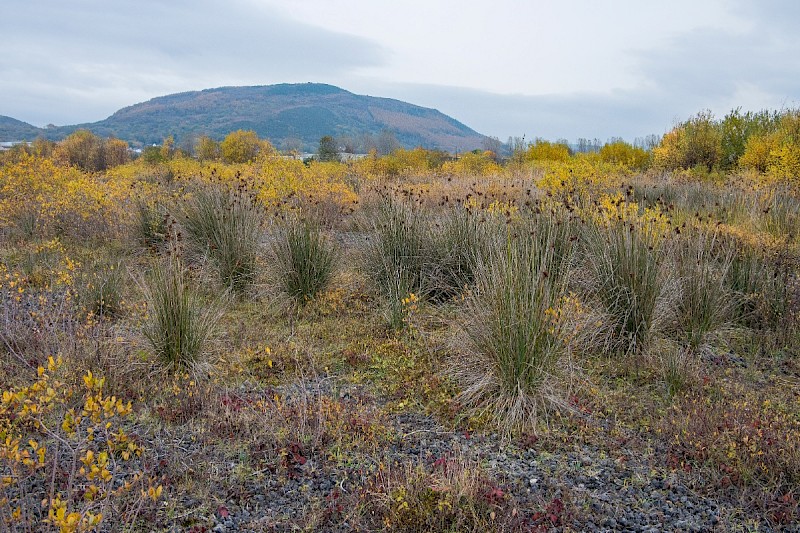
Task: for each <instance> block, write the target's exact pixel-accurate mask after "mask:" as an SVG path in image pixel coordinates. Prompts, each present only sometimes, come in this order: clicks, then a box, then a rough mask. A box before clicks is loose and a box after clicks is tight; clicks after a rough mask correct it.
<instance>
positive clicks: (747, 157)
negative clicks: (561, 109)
mask: <svg viewBox="0 0 800 533" xmlns="http://www.w3.org/2000/svg"><path fill="white" fill-rule="evenodd" d="M120 143H121V141H116V140H101V139H97V138H94V137H92V136H91V135H90V134H87V133H85V132H79V133H76V134H74V135H73V136H71V137H70V138H68V139H67V140H65V141H63V142H62V143H60V144H58V145H52V144H48V143H46V142H37V143H35V144H34V145H33V146H31V147H27V148H17V149H15V150H13V151H10V152H8V153H5V154H2V158H3V159H2V163H1V164H0V299H1V300H2V315H0V320H2V323H1V324H0V341H1V342H0V354H2V358H1V359H0V362H1V364H2V373H0V387H2V391H3V392H2V400H0V524H2V525H1V526H0V529H2V530H20V531H40V530H48V529H51V530H60V531H63V532H72V531H90V530H102V531H106V530H108V531H116V530H129V529H131V530H140V529H141V530H175V529H177V530H188V531H194V532H200V531H211V530H213V531H223V530H234V529H237V528H238V529H242V530H253V531H263V530H267V531H269V530H276V531H288V530H309V531H350V530H356V531H382V530H397V531H548V530H551V529H557V530H592V529H600V530H613V529H625V528H626V527H630V528H631V530H645V529H647V528H653V529H656V530H698V531H700V530H711V529H715V528H716V529H719V530H723V531H726V530H764V531H766V530H775V529H779V528H783V527H795V528H796V527H797V524H798V520H800V511H798V499H800V489H798V487H800V445H799V443H800V359H799V356H798V350H800V328H799V327H798V318H799V317H800V283H799V282H798V273H799V272H800V270H799V269H800V264H798V251H799V250H800V248H799V246H800V242H799V241H798V227H800V226H799V224H798V223H800V115H798V113H797V112H796V111H786V112H781V113H770V112H763V113H757V114H752V113H747V114H742V113H740V112H733V113H731V114H730V115H728V116H726V117H725V118H723V119H721V120H716V119H714V118H713V117H712V116H710V114H708V113H701V114H699V115H697V116H695V117H693V118H691V119H689V120H688V121H687V122H685V123H683V124H679V125H678V126H676V127H675V129H674V130H673V131H671V132H669V133H668V134H666V135H665V136H664V137H663V139H662V140H661V142H660V143H659V144H658V145H657V146H655V147H653V148H652V150H645V149H643V148H637V147H634V146H631V145H628V144H626V143H624V142H621V141H618V142H614V143H610V144H607V145H606V146H604V147H603V148H602V149H601V150H600V151H599V152H596V153H586V154H572V153H571V151H570V150H569V148H568V147H567V146H565V145H561V144H557V143H556V144H554V143H549V142H546V141H537V142H534V143H532V144H530V145H527V146H524V147H521V149H519V150H517V151H515V153H513V154H512V155H511V157H510V158H509V159H507V160H500V159H499V158H498V157H497V154H494V153H491V152H483V153H481V152H476V153H467V154H462V155H461V156H460V157H458V158H455V157H446V154H442V153H438V152H431V151H426V150H423V149H415V150H397V151H395V152H394V153H392V154H390V155H388V156H383V157H377V156H376V155H374V154H373V155H371V156H370V157H367V158H365V159H363V160H359V161H354V162H350V163H347V164H344V163H337V162H313V161H312V162H309V163H307V164H304V163H303V162H300V161H295V160H292V159H285V158H282V157H280V156H279V155H278V153H277V152H276V151H274V150H273V149H272V148H271V147H270V146H269V144H268V143H266V142H264V141H260V140H258V139H257V138H254V136H253V135H249V134H247V133H246V132H237V133H236V134H234V135H232V136H231V137H230V138H229V139H226V141H224V142H223V143H221V145H217V144H216V143H214V141H212V140H211V139H208V138H202V139H201V140H200V146H199V147H198V153H197V157H196V158H194V157H190V156H189V155H186V154H182V153H181V152H180V151H179V150H176V149H175V148H174V143H171V142H165V144H164V146H162V147H161V148H159V149H153V150H149V151H148V152H146V153H145V154H144V155H143V156H142V157H140V158H138V159H136V160H135V161H128V156H127V153H126V152H124V151H120V150H119V146H120ZM123 144H124V143H123Z"/></svg>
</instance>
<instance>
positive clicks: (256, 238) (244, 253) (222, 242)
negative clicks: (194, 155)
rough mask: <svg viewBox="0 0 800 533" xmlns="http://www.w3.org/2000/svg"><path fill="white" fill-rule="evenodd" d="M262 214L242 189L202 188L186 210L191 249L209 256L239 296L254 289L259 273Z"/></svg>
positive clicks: (185, 222)
mask: <svg viewBox="0 0 800 533" xmlns="http://www.w3.org/2000/svg"><path fill="white" fill-rule="evenodd" d="M262 215H263V213H262V211H261V209H260V208H259V207H258V204H257V203H256V200H255V199H254V198H253V197H252V196H251V195H250V193H249V191H247V190H246V189H245V188H244V187H242V186H239V187H237V188H232V187H223V186H211V187H207V188H203V189H200V190H198V191H197V192H196V193H195V194H194V196H193V197H192V198H191V199H190V200H189V202H188V204H187V205H186V207H185V209H184V220H183V226H184V228H185V229H186V234H187V238H188V243H189V245H190V247H191V249H192V250H193V251H194V252H195V254H198V255H201V256H207V257H208V259H210V261H211V263H212V264H213V266H214V268H215V269H216V271H217V273H218V274H219V278H220V280H221V281H222V284H223V285H225V286H226V287H228V288H230V289H231V290H232V291H233V292H234V293H236V294H239V295H242V294H244V293H245V292H246V291H247V290H248V289H250V288H251V287H252V285H253V283H255V280H256V275H257V274H258V255H259V246H260V244H259V243H260V238H261V222H262Z"/></svg>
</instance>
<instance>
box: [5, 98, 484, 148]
mask: <svg viewBox="0 0 800 533" xmlns="http://www.w3.org/2000/svg"><path fill="white" fill-rule="evenodd" d="M31 128H33V129H31ZM81 128H85V129H88V130H91V131H93V132H94V133H96V134H97V135H102V136H110V135H113V136H115V137H118V138H120V139H124V140H126V141H129V142H131V143H133V144H152V143H160V142H161V141H162V140H163V139H164V138H165V137H167V136H169V135H174V136H175V140H176V142H177V143H178V144H180V143H181V142H182V141H183V140H185V139H187V138H189V137H191V136H193V135H209V136H211V137H213V138H215V139H222V138H223V137H224V136H225V135H227V134H228V133H230V132H231V131H235V130H238V129H244V130H254V131H255V132H256V133H258V135H259V136H260V137H262V138H266V139H269V140H270V142H272V143H273V144H274V145H275V146H277V147H281V146H283V145H284V144H285V142H286V141H287V140H289V139H293V140H295V142H296V139H299V140H300V141H302V143H303V144H304V146H305V147H306V148H314V147H316V146H317V144H318V142H319V139H320V137H322V136H324V135H332V136H341V135H349V136H352V137H356V138H358V137H360V136H363V135H364V134H369V135H373V136H377V135H380V134H381V133H382V132H385V131H390V132H392V133H393V134H394V135H395V137H396V138H397V140H398V141H399V142H400V143H401V144H402V145H403V146H405V147H407V148H412V147H415V146H424V147H426V148H438V149H442V150H447V151H451V152H453V151H465V150H472V149H475V148H480V147H481V146H482V143H483V140H484V138H485V137H484V136H483V135H481V134H479V133H477V132H475V131H474V130H472V129H470V128H468V127H467V126H465V125H464V124H462V123H460V122H458V121H457V120H455V119H453V118H451V117H449V116H447V115H445V114H443V113H440V112H439V111H437V110H435V109H430V108H425V107H420V106H416V105H413V104H409V103H406V102H402V101H400V100H393V99H390V98H377V97H373V96H363V95H358V94H353V93H351V92H349V91H345V90H344V89H340V88H338V87H334V86H332V85H325V84H319V83H299V84H280V85H264V86H254V87H220V88H217V89H206V90H203V91H192V92H185V93H178V94H171V95H167V96H160V97H158V98H153V99H152V100H148V101H147V102H143V103H140V104H136V105H133V106H130V107H126V108H123V109H120V110H119V111H117V112H116V113H114V114H113V115H111V116H110V117H108V118H107V119H105V120H101V121H99V122H93V123H89V124H78V125H74V126H62V127H56V128H53V127H49V128H47V129H46V130H45V129H39V128H35V127H34V126H31V125H30V124H26V123H24V122H20V121H16V120H14V119H11V118H8V117H0V141H2V140H9V141H18V140H30V139H32V138H35V137H36V136H43V137H46V138H49V139H60V138H63V137H65V136H66V135H68V134H69V133H71V132H73V131H75V130H77V129H81Z"/></svg>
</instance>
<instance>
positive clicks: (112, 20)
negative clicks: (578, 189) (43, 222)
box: [0, 0, 800, 141]
mask: <svg viewBox="0 0 800 533" xmlns="http://www.w3.org/2000/svg"><path fill="white" fill-rule="evenodd" d="M798 27H800V1H798V0H749V1H748V0H670V1H669V2H663V1H655V0H635V1H634V0H559V1H553V0H527V1H526V0H493V1H492V2H488V1H486V0H481V1H476V0H458V1H456V0H395V1H392V2H390V1H387V0H292V1H291V2H287V1H286V0H283V1H279V0H226V1H225V2H221V1H212V0H169V1H156V0H136V1H133V0H116V1H114V2H108V1H107V0H71V1H70V2H65V1H63V0H3V2H2V6H0V115H7V116H11V117H14V118H16V119H19V120H23V121H25V122H29V123H31V124H34V125H36V126H44V125H46V124H51V123H52V124H56V125H66V124H76V123H85V122H94V121H97V120H102V119H104V118H106V117H108V116H109V115H111V114H112V113H113V112H115V111H116V110H118V109H120V108H122V107H125V106H128V105H133V104H135V103H138V102H142V101H145V100H148V99H150V98H154V97H156V96H161V95H165V94H170V93H175V92H182V91H191V90H200V89H207V88H212V87H221V86H231V85H268V84H273V83H301V82H309V81H312V82H322V83H330V84H333V85H337V86H339V87H341V88H343V89H346V90H349V91H351V92H354V93H358V94H368V95H371V96H382V97H388V98H397V99H400V100H405V101H408V102H410V103H413V104H417V105H422V106H425V107H433V108H436V109H438V110H440V111H442V112H444V113H446V114H448V115H451V116H452V117H454V118H456V119H458V120H459V121H461V122H463V123H465V124H466V125H468V126H470V127H471V128H473V129H475V130H476V131H478V132H480V133H483V134H485V135H492V136H496V137H498V138H500V139H501V140H503V141H505V140H506V139H508V137H510V136H515V137H521V136H523V135H524V136H526V138H527V139H533V138H536V137H542V138H546V139H551V140H555V139H558V138H565V139H568V140H570V141H572V140H575V139H577V138H581V137H583V138H589V139H593V138H598V139H600V140H602V141H605V140H607V139H609V138H611V137H622V138H625V139H627V140H629V141H632V140H634V139H635V138H636V137H643V136H646V135H649V134H657V135H660V134H663V133H664V132H666V131H668V130H669V129H670V128H671V127H672V126H673V125H674V124H675V123H676V122H677V121H680V120H685V119H686V118H688V117H690V116H692V115H694V114H696V113H697V112H699V111H701V110H704V109H710V110H711V111H712V112H714V113H715V114H716V115H717V116H720V117H721V116H724V115H725V114H726V113H727V112H728V111H730V110H731V109H733V108H737V107H741V108H742V109H743V110H754V111H755V110H760V109H763V108H771V109H781V108H787V107H798V106H800V32H798V31H797V29H796V28H798Z"/></svg>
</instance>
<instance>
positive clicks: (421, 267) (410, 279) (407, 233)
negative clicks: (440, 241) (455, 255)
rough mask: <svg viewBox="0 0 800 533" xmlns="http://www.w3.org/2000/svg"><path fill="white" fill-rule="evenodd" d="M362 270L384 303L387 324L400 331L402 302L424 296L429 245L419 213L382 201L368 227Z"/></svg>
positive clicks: (425, 228)
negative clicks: (385, 305)
mask: <svg viewBox="0 0 800 533" xmlns="http://www.w3.org/2000/svg"><path fill="white" fill-rule="evenodd" d="M370 225H371V228H370V229H371V230H372V235H371V236H370V240H369V241H368V243H367V246H366V250H365V257H364V269H365V272H366V274H367V276H368V278H369V279H370V280H371V281H372V283H374V284H375V286H376V287H377V289H378V291H379V292H380V294H381V295H382V296H383V298H384V300H385V302H386V304H387V322H388V324H389V326H390V327H392V329H401V328H402V327H403V324H404V321H403V318H404V311H403V303H402V300H403V299H406V298H408V297H409V296H410V295H411V294H414V295H415V296H416V297H419V296H421V295H424V294H425V293H427V290H428V285H427V283H426V280H425V272H426V265H427V263H428V259H427V257H426V250H427V249H428V243H429V242H430V235H429V227H428V225H427V224H426V221H425V220H424V218H423V216H422V214H421V213H420V211H418V210H415V209H413V208H412V207H411V206H410V205H407V204H404V203H401V202H399V201H396V200H391V199H384V200H382V201H381V203H380V204H379V205H378V207H377V209H376V212H375V213H374V215H373V221H372V223H371V224H370Z"/></svg>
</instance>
